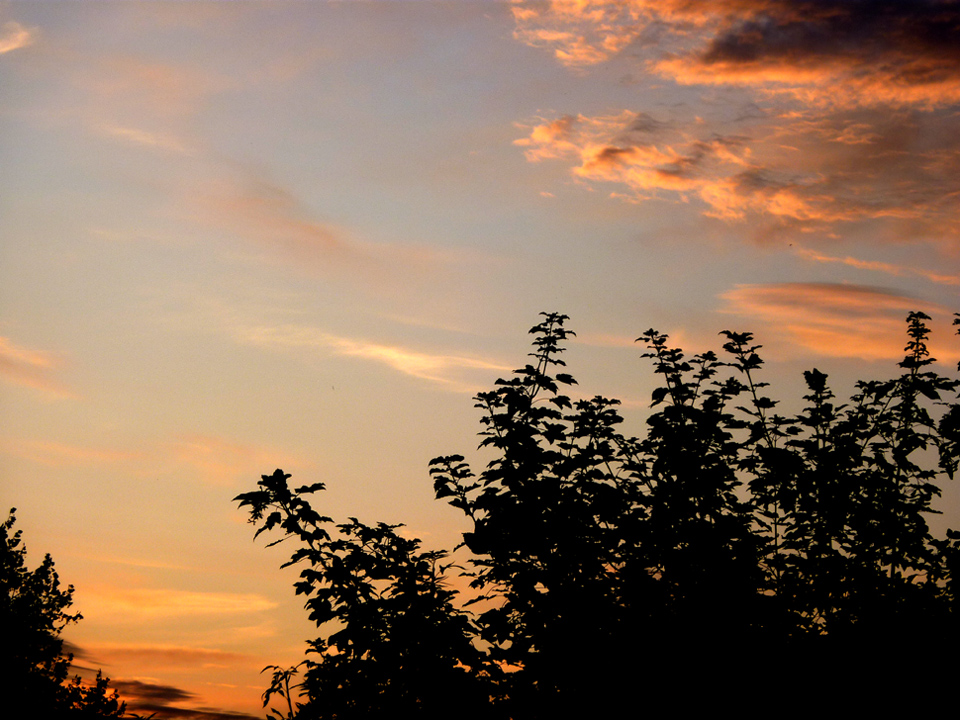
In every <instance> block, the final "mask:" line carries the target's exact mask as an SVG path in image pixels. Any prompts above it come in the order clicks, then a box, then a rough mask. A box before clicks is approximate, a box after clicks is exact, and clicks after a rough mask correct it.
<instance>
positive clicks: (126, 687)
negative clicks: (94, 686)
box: [113, 680, 194, 706]
mask: <svg viewBox="0 0 960 720" xmlns="http://www.w3.org/2000/svg"><path fill="white" fill-rule="evenodd" d="M113 686H114V687H115V688H116V689H117V690H118V691H119V692H120V694H121V695H123V697H125V698H127V697H129V698H130V702H135V703H137V705H138V706H140V705H142V701H161V702H163V703H171V702H179V701H180V700H189V699H190V698H192V697H194V696H193V693H188V692H187V691H186V690H181V689H180V688H176V687H173V686H172V685H157V684H154V683H145V682H140V681H139V680H115V681H114V682H113Z"/></svg>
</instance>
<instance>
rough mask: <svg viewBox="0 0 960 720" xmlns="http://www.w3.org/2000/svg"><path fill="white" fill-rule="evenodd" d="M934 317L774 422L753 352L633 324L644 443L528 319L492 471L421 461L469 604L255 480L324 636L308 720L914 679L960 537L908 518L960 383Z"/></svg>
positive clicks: (940, 615)
mask: <svg viewBox="0 0 960 720" xmlns="http://www.w3.org/2000/svg"><path fill="white" fill-rule="evenodd" d="M927 319H929V318H927V317H926V316H925V315H923V314H921V313H912V314H911V315H910V316H909V317H908V319H907V322H908V337H909V341H908V344H907V347H906V353H907V354H906V357H905V358H904V360H903V361H902V362H901V363H900V368H901V374H900V375H899V377H897V378H895V379H892V380H889V381H883V382H878V381H869V382H867V381H864V382H860V383H858V384H857V393H856V394H855V395H854V396H853V397H852V398H851V400H850V402H849V403H846V404H841V405H837V404H835V402H834V396H833V393H832V392H831V391H830V389H829V386H828V385H827V376H826V375H825V374H823V373H821V372H820V371H818V370H811V371H809V372H807V373H805V374H804V378H805V380H806V383H807V387H808V394H807V395H805V396H804V400H805V402H806V406H805V407H804V408H803V409H802V410H801V411H800V412H799V413H798V414H796V415H792V416H790V415H787V416H781V415H779V414H777V413H776V412H775V410H776V408H777V402H776V401H774V400H772V399H770V398H769V397H767V396H766V395H765V392H766V390H765V388H766V383H764V382H762V381H760V380H759V373H760V370H761V367H762V364H763V363H762V360H761V359H760V357H759V355H758V354H757V351H758V350H759V349H760V346H759V345H755V344H753V337H752V336H751V335H750V334H749V333H732V332H726V333H724V336H725V338H726V340H727V342H726V343H725V344H724V346H723V349H724V352H725V353H726V354H727V357H728V359H727V360H725V361H722V360H720V359H719V358H718V357H717V355H716V354H714V353H712V352H707V353H703V354H701V355H696V356H694V357H692V358H689V359H688V358H686V357H685V356H684V354H683V353H682V351H681V350H679V349H676V348H670V347H669V345H668V344H667V340H668V338H667V337H666V336H665V335H662V334H660V333H658V332H656V331H654V330H650V331H648V332H646V333H644V335H643V336H642V337H641V338H639V341H641V342H643V343H644V344H645V345H646V348H647V352H646V353H645V354H644V357H646V358H649V359H650V360H651V361H652V362H653V366H654V371H655V373H656V374H657V375H658V376H660V377H661V378H662V384H661V385H660V387H658V388H656V389H655V390H654V391H653V402H652V407H653V408H654V412H653V413H652V415H651V416H650V417H649V418H648V420H647V425H648V429H647V433H646V435H645V437H643V438H636V437H631V436H627V435H624V434H623V433H621V432H620V430H619V426H620V424H621V423H622V418H621V417H620V415H619V414H618V413H617V405H618V401H616V400H610V399H606V398H602V397H594V398H592V399H580V400H573V399H571V398H570V397H568V396H567V395H565V394H563V393H562V392H561V387H571V386H573V385H575V384H576V381H575V380H574V378H573V377H572V376H570V375H569V374H566V373H564V372H557V371H558V370H562V369H563V367H564V362H563V360H562V359H561V357H560V356H561V354H562V353H563V345H564V342H565V341H566V340H567V339H568V338H569V337H570V336H571V335H573V333H572V332H571V331H569V330H567V329H566V328H565V327H564V322H565V321H566V320H567V318H566V316H564V315H557V314H548V315H545V316H544V320H543V322H541V323H540V324H538V325H536V326H535V327H534V328H533V329H532V330H531V332H532V333H533V334H534V335H535V336H536V337H535V340H534V352H532V353H531V357H532V361H531V362H530V363H528V364H527V365H525V366H524V367H523V368H521V369H519V370H517V371H515V373H514V376H513V377H512V378H511V379H509V380H498V381H497V382H496V386H495V388H494V389H493V390H491V391H489V392H484V393H480V394H478V395H477V397H476V403H477V404H476V407H478V408H479V409H480V410H481V412H482V418H481V423H482V425H483V429H482V431H481V433H480V434H481V437H482V441H481V443H480V445H481V447H488V448H492V449H493V450H494V451H495V456H494V458H493V459H492V460H491V461H490V462H488V463H487V465H486V467H485V468H484V469H483V470H482V471H481V472H480V473H479V475H475V474H474V473H473V471H472V470H471V468H470V466H469V465H468V464H467V463H466V462H465V460H464V458H463V456H461V455H450V456H444V457H439V458H435V459H434V460H432V461H431V463H430V473H431V475H432V476H433V479H434V488H435V491H436V496H437V498H438V499H445V500H447V501H448V502H449V503H450V504H451V505H452V506H454V507H455V508H457V509H458V510H460V511H461V512H463V513H464V515H465V516H466V517H467V518H468V520H469V521H470V523H471V525H472V528H471V530H470V531H469V532H466V533H464V536H463V545H462V546H461V547H465V548H466V550H467V551H469V553H471V558H470V560H469V566H468V567H467V568H466V569H465V570H464V571H463V572H464V574H466V575H467V576H468V577H469V578H470V582H471V586H472V588H473V590H474V592H475V593H476V595H475V596H474V597H473V598H471V599H470V600H469V601H467V602H462V603H458V599H459V598H458V596H457V594H456V593H455V592H454V591H453V590H451V589H448V587H447V586H446V584H445V573H447V572H449V570H450V569H451V567H452V566H451V564H450V563H449V561H447V559H446V558H447V554H446V553H445V552H440V551H430V552H425V551H421V550H420V544H419V541H417V540H407V539H403V538H400V537H399V536H398V535H397V534H396V533H395V530H396V527H397V526H390V525H382V524H381V525H378V526H376V527H369V526H365V525H362V524H361V523H359V522H358V521H357V520H355V519H351V520H350V522H349V523H346V524H342V525H339V526H336V530H337V531H338V535H337V536H336V537H335V538H333V537H331V535H330V534H328V532H327V528H329V527H330V525H331V523H332V521H331V520H330V519H329V518H324V517H320V516H319V515H317V514H316V513H315V512H314V511H313V510H312V509H311V508H310V506H309V504H308V502H307V501H306V500H305V499H304V496H305V495H306V494H308V493H312V492H314V491H316V490H321V489H322V488H323V486H322V485H320V484H317V485H313V486H309V487H301V488H298V489H296V490H293V491H290V490H289V489H288V486H287V479H288V478H289V475H287V474H285V473H283V472H282V471H280V470H278V471H276V473H274V474H273V475H272V476H264V477H263V479H262V480H261V482H260V483H259V486H260V489H259V490H257V491H255V492H252V493H245V494H243V495H240V496H238V498H237V500H239V501H240V505H241V506H249V507H250V510H251V522H254V523H257V524H259V525H260V526H259V528H258V530H257V535H259V534H260V533H261V532H263V531H265V530H269V529H271V528H273V527H277V526H279V527H280V528H282V529H283V530H284V531H285V532H286V536H287V537H291V536H292V537H295V538H298V539H299V541H300V543H301V544H302V547H301V548H300V549H298V550H297V551H296V552H295V553H294V555H293V557H292V558H291V561H290V562H289V563H287V565H290V564H294V563H299V562H304V563H306V567H305V568H304V569H303V570H302V571H301V576H300V577H301V580H300V582H298V583H297V586H296V587H297V592H298V593H304V594H306V595H307V596H308V600H307V607H308V609H309V610H310V611H311V619H313V620H315V621H316V622H317V623H318V625H321V626H325V624H326V623H328V622H330V623H331V624H332V625H333V628H332V630H330V631H328V633H329V634H327V635H324V636H321V638H319V639H317V640H314V641H312V642H311V643H310V646H311V649H312V650H313V651H314V652H316V653H319V654H320V659H319V660H316V661H310V662H308V670H307V673H306V678H305V681H304V689H305V690H306V692H307V697H308V698H309V702H308V703H307V704H306V705H305V706H304V707H303V708H302V712H303V715H304V716H309V717H323V718H327V717H330V718H333V717H336V718H346V717H379V716H382V715H384V714H386V713H389V712H398V711H402V712H403V713H404V714H406V715H410V714H411V713H412V714H413V716H420V717H431V718H432V717H446V716H447V715H448V714H449V713H450V709H449V703H451V702H453V701H454V700H455V698H457V697H458V696H461V695H462V696H464V697H472V698H474V700H473V701H471V702H469V703H467V702H457V704H456V707H457V708H458V709H457V711H456V713H457V714H462V712H461V711H460V709H459V708H462V707H468V708H473V709H476V710H477V712H478V716H480V717H490V718H495V717H511V718H538V717H572V716H576V715H579V714H584V713H592V714H596V711H597V709H598V707H601V708H603V707H605V708H607V709H608V710H609V709H612V708H614V707H621V706H623V705H625V704H635V705H637V706H641V705H642V706H644V707H646V708H648V709H649V708H659V707H662V706H664V705H667V704H676V703H677V702H678V698H681V697H683V696H684V695H686V696H689V694H690V688H691V687H693V688H696V689H697V691H698V692H700V693H703V691H704V690H705V689H711V690H715V691H717V692H721V691H723V692H726V691H727V690H728V688H729V687H730V686H731V684H732V683H733V682H734V681H737V682H743V681H744V678H749V680H750V682H751V683H752V691H753V692H755V693H758V692H760V691H761V690H763V689H766V690H768V691H773V692H774V693H779V692H781V691H784V692H789V691H795V690H796V687H795V686H794V685H791V683H793V682H794V679H795V678H797V677H802V676H803V675H804V673H807V672H809V670H810V669H811V668H813V667H818V666H819V667H825V666H828V665H829V663H831V662H836V660H837V659H838V658H842V659H843V661H844V662H845V663H846V665H845V667H844V677H845V678H847V679H848V680H850V679H853V678H856V677H866V676H868V675H869V674H870V673H872V672H874V671H875V670H876V669H877V668H878V667H879V666H878V663H886V664H885V665H884V666H883V670H884V672H888V671H891V670H894V671H896V672H897V674H898V678H899V679H900V680H903V679H905V678H906V677H907V675H908V672H909V669H910V668H912V667H924V668H925V669H924V671H925V672H927V670H926V666H923V665H920V664H919V663H917V655H918V652H920V649H921V648H927V645H929V643H930V641H929V639H930V638H931V637H936V638H938V639H941V640H942V638H945V637H946V638H954V639H956V638H958V633H957V621H956V618H957V593H956V584H955V583H956V581H955V578H956V572H957V569H958V565H960V560H958V558H960V544H958V540H960V534H958V533H954V532H953V531H951V532H949V533H948V535H947V538H946V539H944V540H938V539H935V538H933V537H932V536H931V534H930V531H929V528H928V526H927V523H926V517H927V516H928V515H929V513H931V512H933V510H932V501H933V499H934V498H935V497H937V495H938V494H939V486H938V484H937V483H938V482H939V481H940V480H941V479H945V478H950V477H952V476H953V474H954V472H955V470H956V468H957V464H958V459H960V410H958V404H957V402H956V399H955V396H953V393H954V391H955V390H956V388H957V386H958V382H957V381H956V380H952V379H948V378H945V377H942V376H940V375H938V374H937V373H935V372H934V371H933V370H932V369H931V368H930V366H931V364H932V362H933V361H932V360H931V359H930V358H929V355H928V350H927V345H926V340H927V335H928V331H927V328H926V325H925V324H924V321H925V320H927ZM951 396H953V399H952V400H951ZM276 542H280V541H279V540H278V541H276ZM474 603H480V604H479V605H473V604H474ZM471 606H472V607H476V608H481V609H478V610H477V611H476V612H475V613H474V612H471V609H472V607H471ZM934 631H935V633H936V634H935V635H932V633H933V632H934ZM955 666H956V664H955V663H954V664H953V665H950V666H949V667H953V668H955ZM941 667H943V666H941ZM277 677H278V675H276V674H275V681H276V678H277ZM824 689H825V687H824V683H818V684H816V685H815V686H811V687H805V688H804V693H805V694H806V695H808V696H809V694H810V693H811V692H822V691H823V690H824ZM280 690H282V688H281V687H280V686H279V685H278V684H277V682H275V683H274V686H273V687H272V688H271V690H269V691H268V693H267V698H266V699H268V698H269V695H270V693H271V692H279V691H280ZM454 690H455V692H453V691H454ZM704 697H705V698H708V699H709V698H712V697H713V696H712V695H710V693H709V692H708V693H706V694H704ZM291 709H292V708H291Z"/></svg>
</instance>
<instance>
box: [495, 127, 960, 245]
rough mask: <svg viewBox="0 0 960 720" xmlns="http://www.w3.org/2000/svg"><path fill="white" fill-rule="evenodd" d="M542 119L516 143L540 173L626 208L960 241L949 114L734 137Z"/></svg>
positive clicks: (957, 157)
mask: <svg viewBox="0 0 960 720" xmlns="http://www.w3.org/2000/svg"><path fill="white" fill-rule="evenodd" d="M538 120H539V122H536V123H534V124H528V125H525V126H521V127H524V128H525V129H526V131H527V133H528V134H527V136H526V137H523V138H520V139H518V140H516V141H514V142H515V144H516V145H518V146H519V147H522V148H524V154H525V156H526V157H527V159H528V160H529V161H530V162H542V161H548V160H560V161H565V162H567V163H569V164H570V174H571V175H572V176H573V177H574V178H575V179H577V180H578V181H579V182H586V183H607V184H616V185H619V186H621V187H620V188H617V189H615V190H614V191H613V192H611V197H615V198H618V199H623V200H626V201H628V202H642V201H646V200H651V199H661V200H674V201H682V202H687V201H690V200H697V201H699V202H700V203H702V206H703V207H702V210H701V212H702V213H703V214H704V215H706V216H708V217H714V218H719V219H722V220H725V221H733V222H742V221H748V220H749V221H751V222H752V223H753V225H754V227H755V228H756V227H761V226H759V225H758V224H757V223H756V222H755V221H756V220H757V219H758V218H765V219H766V222H767V223H770V224H772V225H773V226H774V227H775V228H777V229H778V230H779V231H781V232H783V231H788V230H792V231H810V230H818V231H820V232H822V233H824V234H831V233H833V232H834V231H833V228H834V226H836V225H837V224H839V223H855V222H862V221H868V220H881V221H883V222H884V223H886V226H887V227H889V228H890V229H891V230H892V231H893V233H894V234H895V235H896V236H898V237H901V238H905V239H910V240H916V239H917V238H929V239H936V238H944V239H947V238H953V237H956V236H957V234H958V231H957V221H958V220H960V217H958V208H957V206H956V202H955V198H956V196H958V195H960V138H957V136H956V135H955V134H953V133H951V132H950V131H949V130H948V127H950V120H951V116H950V115H949V114H947V113H937V114H929V115H923V116H921V115H919V114H917V113H885V114H876V113H869V112H866V111H856V112H848V111H842V112H832V113H821V114H814V113H812V112H806V111H805V112H799V111H795V112H783V113H780V114H776V115H771V116H770V117H769V118H767V117H763V116H759V117H757V118H754V119H752V120H751V121H750V124H749V125H748V126H746V127H744V128H743V129H744V132H740V133H736V134H730V135H725V136H724V135H717V134H707V132H708V131H707V130H706V128H705V127H702V126H701V124H699V123H697V122H688V123H677V122H668V121H660V120H657V119H656V118H653V117H651V116H650V115H648V114H646V113H636V112H630V111H623V112H621V113H618V114H611V115H603V116H597V117H587V116H583V115H578V116H571V115H566V116H563V117H561V118H559V119H557V120H550V119H543V118H540V119H538ZM920 133H923V136H924V137H927V138H929V140H928V141H927V142H926V143H925V144H919V143H918V142H916V140H915V139H914V138H916V137H918V135H919V134H920Z"/></svg>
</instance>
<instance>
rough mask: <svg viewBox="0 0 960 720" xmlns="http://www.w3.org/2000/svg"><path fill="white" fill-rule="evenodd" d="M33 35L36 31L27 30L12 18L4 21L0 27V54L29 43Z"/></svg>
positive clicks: (34, 35)
mask: <svg viewBox="0 0 960 720" xmlns="http://www.w3.org/2000/svg"><path fill="white" fill-rule="evenodd" d="M35 37H36V31H31V30H28V29H27V28H25V27H23V25H21V24H20V23H18V22H13V21H12V20H11V21H8V22H5V23H4V24H3V28H2V29H0V55H3V54H4V53H8V52H12V51H13V50H19V49H20V48H22V47H26V46H27V45H30V44H31V43H32V42H33V41H34V39H35Z"/></svg>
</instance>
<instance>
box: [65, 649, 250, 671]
mask: <svg viewBox="0 0 960 720" xmlns="http://www.w3.org/2000/svg"><path fill="white" fill-rule="evenodd" d="M82 652H83V654H82V657H84V658H92V659H95V660H96V661H97V662H99V663H102V664H105V665H111V666H123V665H125V664H134V665H138V666H139V665H145V666H149V667H151V668H156V669H158V670H169V669H172V668H191V667H204V666H209V665H216V666H229V665H236V664H249V663H252V662H254V661H255V658H253V657H252V656H250V655H247V654H245V653H236V652H229V651H226V650H218V649H215V648H203V647H190V646H186V645H162V644H161V645H116V644H109V643H102V644H101V643H97V644H91V645H88V646H85V647H84V649H83V651H82Z"/></svg>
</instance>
